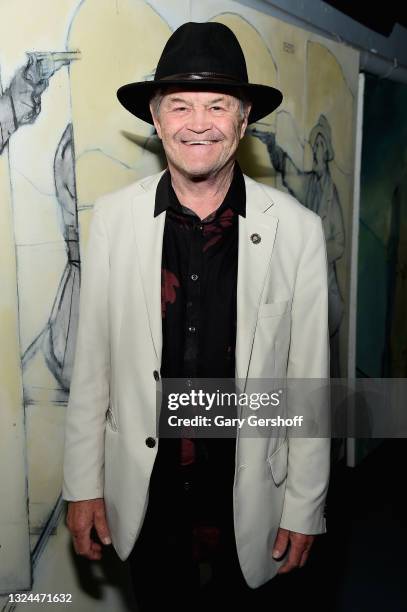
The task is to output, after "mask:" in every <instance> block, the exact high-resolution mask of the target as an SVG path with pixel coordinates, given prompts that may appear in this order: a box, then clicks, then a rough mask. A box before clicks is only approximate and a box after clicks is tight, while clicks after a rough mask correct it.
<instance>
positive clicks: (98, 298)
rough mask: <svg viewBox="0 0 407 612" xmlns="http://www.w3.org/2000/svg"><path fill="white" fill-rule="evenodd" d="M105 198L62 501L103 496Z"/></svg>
mask: <svg viewBox="0 0 407 612" xmlns="http://www.w3.org/2000/svg"><path fill="white" fill-rule="evenodd" d="M101 204H102V200H98V201H97V202H96V204H95V206H94V208H93V215H92V219H91V224H90V232H89V239H88V243H87V247H86V255H85V259H84V261H83V263H82V280H81V292H80V302H79V324H78V334H77V339H76V348H75V361H74V367H73V373H72V381H71V387H70V395H69V401H68V406H67V411H66V422H65V449H64V464H63V488H62V497H63V498H64V499H65V500H67V501H79V500H84V499H95V498H97V497H103V487H104V477H103V474H104V433H105V423H106V411H107V409H108V407H109V379H110V345H109V311H108V310H109V309H108V305H109V297H108V293H109V247H108V236H107V231H106V228H105V224H104V222H103V208H102V206H101Z"/></svg>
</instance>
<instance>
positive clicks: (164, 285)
mask: <svg viewBox="0 0 407 612" xmlns="http://www.w3.org/2000/svg"><path fill="white" fill-rule="evenodd" d="M179 286H180V284H179V280H178V278H177V277H176V276H175V274H174V273H173V272H170V271H169V270H166V269H165V268H163V269H162V270H161V316H162V318H163V319H164V318H165V313H166V310H167V304H173V303H174V302H175V300H176V299H177V293H176V291H175V290H176V289H177V288H178V287H179Z"/></svg>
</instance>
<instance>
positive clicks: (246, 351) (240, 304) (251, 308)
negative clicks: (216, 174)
mask: <svg viewBox="0 0 407 612" xmlns="http://www.w3.org/2000/svg"><path fill="white" fill-rule="evenodd" d="M245 178H246V194H247V202H246V218H244V217H239V255H238V280H237V332H236V378H241V379H246V378H247V373H248V368H249V362H250V355H251V351H252V346H253V341H254V334H255V331H256V321H257V313H258V308H259V304H260V298H261V293H262V290H263V287H264V282H265V279H266V275H267V271H268V269H269V265H270V259H271V254H272V252H273V246H274V240H275V236H276V231H277V225H278V218H277V217H274V216H272V215H271V214H267V215H266V214H264V213H265V211H266V210H268V209H269V208H270V206H272V205H273V202H272V201H271V200H270V198H269V197H268V194H266V192H265V191H263V190H262V189H261V187H260V186H259V185H257V184H256V183H254V182H253V181H251V180H250V179H247V177H245ZM259 239H260V240H259Z"/></svg>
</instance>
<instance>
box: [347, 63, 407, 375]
mask: <svg viewBox="0 0 407 612" xmlns="http://www.w3.org/2000/svg"><path fill="white" fill-rule="evenodd" d="M406 106H407V86H406V85H403V84H400V83H394V82H391V81H386V80H385V79H378V78H377V77H374V76H372V75H367V76H366V77H365V93H364V118H363V144H362V163H361V190H360V227H359V260H358V300H357V357H356V365H357V372H358V375H359V376H363V377H372V378H381V377H384V378H404V377H406V376H407V318H406V311H407V145H406V143H407V121H406V118H405V108H406ZM377 142H380V143H382V144H381V146H380V147H378V146H377Z"/></svg>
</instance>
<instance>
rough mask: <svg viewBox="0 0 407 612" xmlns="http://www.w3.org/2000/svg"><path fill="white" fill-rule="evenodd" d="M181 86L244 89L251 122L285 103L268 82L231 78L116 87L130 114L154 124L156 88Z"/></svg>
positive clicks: (229, 91)
mask: <svg viewBox="0 0 407 612" xmlns="http://www.w3.org/2000/svg"><path fill="white" fill-rule="evenodd" d="M169 87H182V88H184V89H185V91H196V90H198V91H223V92H227V93H230V94H231V95H233V92H234V91H236V90H239V89H240V90H242V91H243V92H244V93H245V95H246V97H247V98H248V99H249V100H250V101H251V103H252V108H251V111H250V114H249V121H248V122H249V123H255V122H256V121H259V120H260V119H262V118H263V117H265V116H266V115H269V114H270V113H272V112H273V111H274V110H275V109H276V108H277V107H278V106H279V105H280V104H281V102H282V100H283V94H282V93H281V91H280V90H279V89H275V88H274V87H270V86H268V85H257V84H251V83H250V84H248V83H238V82H236V83H235V82H233V83H231V82H230V81H220V80H217V81H216V82H215V81H206V80H204V79H196V80H192V79H188V80H181V79H180V80H174V81H167V80H166V81H165V82H164V81H140V82H139V83H128V84H127V85H123V86H122V87H120V88H119V89H118V90H117V98H118V100H119V102H120V103H121V104H122V105H123V106H124V108H125V109H126V110H128V111H129V112H130V113H132V114H133V115H135V116H136V117H138V118H139V119H142V121H146V122H147V123H150V124H151V125H153V118H152V116H151V113H150V100H151V98H152V96H153V95H154V92H155V91H156V90H157V89H164V88H165V89H166V88H169Z"/></svg>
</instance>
